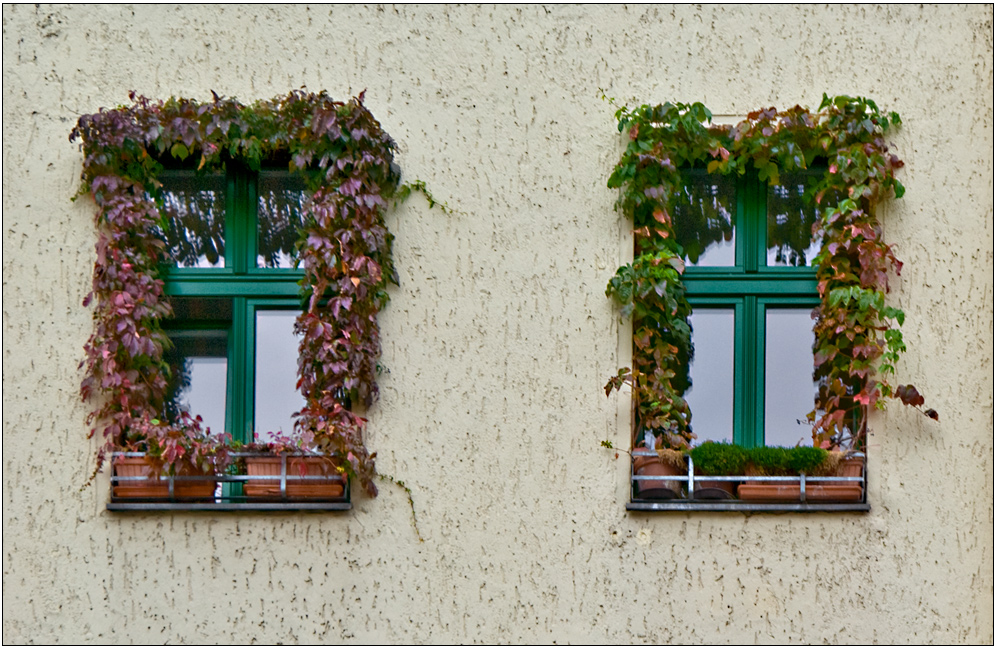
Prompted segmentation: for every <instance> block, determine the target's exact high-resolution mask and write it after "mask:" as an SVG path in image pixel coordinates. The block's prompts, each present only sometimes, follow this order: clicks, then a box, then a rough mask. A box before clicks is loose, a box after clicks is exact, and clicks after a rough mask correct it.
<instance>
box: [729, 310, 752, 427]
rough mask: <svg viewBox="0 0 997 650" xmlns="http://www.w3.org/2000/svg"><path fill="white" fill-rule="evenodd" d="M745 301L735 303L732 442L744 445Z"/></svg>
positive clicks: (746, 381)
mask: <svg viewBox="0 0 997 650" xmlns="http://www.w3.org/2000/svg"><path fill="white" fill-rule="evenodd" d="M745 312H746V310H745V301H744V299H740V300H738V301H737V302H735V303H734V417H733V427H734V430H733V431H731V434H730V435H731V438H730V439H731V442H733V443H735V444H739V445H744V444H745V442H744V440H745V438H746V436H747V431H748V429H747V424H746V422H747V415H746V414H745V410H744V397H743V396H744V394H745V392H746V391H748V390H749V382H748V378H747V367H748V366H747V365H746V364H747V358H748V356H747V354H748V351H747V349H746V347H745V346H746V342H747V339H746V338H745V336H744V323H745Z"/></svg>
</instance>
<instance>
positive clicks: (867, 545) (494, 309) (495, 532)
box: [3, 5, 994, 643]
mask: <svg viewBox="0 0 997 650" xmlns="http://www.w3.org/2000/svg"><path fill="white" fill-rule="evenodd" d="M993 60H994V59H993V9H992V7H985V6H984V7H931V8H918V7H889V8H882V7H873V6H861V7H831V8H827V7H811V6H804V7H788V6H787V7H780V8H775V7H708V8H703V9H700V8H696V7H680V8H665V7H660V8H659V7H647V6H640V7H624V6H617V7H592V8H589V7H585V8H582V7H571V6H565V7H560V6H559V7H551V8H544V7H525V8H517V7H510V6H501V7H442V6H441V7H351V6H339V7H280V8H275V7H264V6H253V7H234V6H233V7H219V6H216V7H206V8H205V7H195V6H154V7H150V6H134V7H129V6H97V7H86V6H68V7H66V6H41V7H37V8H36V7H35V6H23V5H21V6H10V5H5V6H4V8H3V86H4V91H3V92H4V94H3V134H4V135H3V334H4V337H3V424H4V428H3V594H4V598H3V640H4V643H23V642H34V643H72V642H86V643H106V642H118V643H121V642H133V643H162V642H169V643H203V642H221V643H232V642H236V643H253V642H256V643H264V642H268V643H275V642H302V643H304V642H308V643H317V642H324V643H330V642H332V643H334V642H342V641H345V642H351V643H425V642H434V643H449V642H508V643H523V642H542V643H549V642H557V643H585V642H596V643H650V642H657V643H753V642H772V643H780V642H812V643H824V642H835V643H844V642H849V643H875V642H879V643H929V642H930V643H965V642H984V643H992V642H993V630H994V624H993V621H994V619H993V611H994V609H993V604H994V602H993V577H994V571H993V549H994V546H993V530H994V525H993V524H994V519H993V512H994V508H993V506H994V492H993V457H994V447H993V427H994V419H993V412H994V411H993V406H994V402H993V386H994V373H993V349H994V347H993V316H994V296H993V270H994V264H993V242H994V233H993V207H994V202H993V196H994V193H993V189H994V188H993V172H994V167H993V151H994V138H993V135H994V124H993V108H994V105H993V104H994V100H993V98H994V95H993ZM303 84H307V86H308V87H309V88H310V89H313V90H318V89H327V90H329V91H330V92H331V93H332V94H333V95H334V96H338V97H342V98H346V97H347V96H349V95H351V94H355V93H358V92H359V91H361V90H363V89H365V88H366V89H367V105H368V106H369V108H370V109H371V110H372V111H373V113H374V114H375V115H376V116H377V117H378V118H379V119H380V120H381V122H382V124H383V125H384V127H385V128H386V129H387V131H388V132H389V133H391V134H392V135H393V136H394V137H395V139H396V140H397V141H398V143H399V155H398V162H399V163H400V165H401V167H402V168H403V170H404V173H405V176H406V178H408V179H413V178H420V179H422V180H424V181H426V183H427V185H428V186H429V187H430V188H431V189H432V191H433V192H434V193H435V195H436V196H437V197H439V198H442V199H445V200H446V201H447V202H448V203H449V204H450V206H451V207H453V208H454V209H455V210H456V212H457V214H456V215H454V216H445V215H443V214H441V213H440V212H439V211H434V210H430V209H429V208H427V206H426V205H425V202H424V201H422V200H420V199H418V198H415V199H413V200H410V201H409V202H408V203H407V204H406V205H404V206H403V207H401V208H399V209H397V210H395V211H394V212H392V213H391V214H390V215H389V225H390V227H391V228H392V230H393V231H394V232H395V234H396V235H397V241H396V249H395V250H396V256H397V262H398V269H399V273H400V276H401V287H399V288H396V289H393V290H392V302H391V304H390V305H389V307H388V308H387V310H386V311H385V312H384V313H383V317H382V321H381V322H382V324H383V338H384V355H383V359H382V361H383V364H384V366H385V367H386V368H387V369H388V371H389V372H388V373H387V374H385V375H384V377H383V384H382V391H383V399H382V400H381V401H380V402H379V403H378V404H377V405H376V406H375V407H374V408H373V409H372V410H371V411H370V413H369V416H370V419H371V423H370V442H371V445H372V447H373V448H375V449H377V450H378V459H379V468H380V469H381V470H382V471H384V472H386V473H389V474H392V475H394V476H396V477H398V478H401V479H403V480H405V481H406V483H407V484H408V485H409V486H411V488H412V491H413V493H414V499H415V511H416V513H417V515H418V524H419V528H420V530H421V532H422V536H423V537H424V538H425V542H424V543H421V542H420V541H419V539H418V537H417V535H416V533H415V530H414V528H413V524H412V518H411V515H410V511H409V507H408V504H407V501H406V498H405V494H404V493H403V492H402V491H401V490H400V489H398V488H396V487H393V486H391V485H390V484H389V485H385V486H384V487H383V489H382V494H381V496H380V497H379V498H377V499H376V500H368V499H365V498H357V499H356V502H355V509H354V510H353V511H352V512H350V513H347V514H339V515H335V514H334V515H329V514H310V515H309V514H247V515H229V514H175V515H170V514H168V513H155V514H148V515H116V514H112V513H108V512H107V511H106V510H105V509H104V504H105V502H106V500H107V497H108V494H107V491H108V488H107V483H106V479H99V480H98V481H97V482H96V484H95V487H90V488H86V489H84V490H82V491H80V489H79V488H80V486H81V485H82V484H83V483H84V482H85V480H86V478H87V476H88V473H89V471H90V467H91V464H90V463H91V460H90V457H91V454H92V451H93V445H92V444H91V443H89V442H88V441H87V440H86V438H85V431H86V426H85V424H84V418H85V414H86V409H85V408H84V406H83V405H81V404H80V403H79V401H78V398H77V387H78V384H79V380H80V372H79V371H78V370H77V363H78V362H79V360H80V358H81V354H82V345H83V343H84V341H85V340H86V338H87V336H88V334H89V332H90V328H91V321H90V313H89V312H88V310H86V309H84V308H83V307H82V306H81V304H80V303H81V300H82V299H83V296H84V295H85V294H86V292H87V291H88V286H89V282H90V280H89V276H90V271H91V268H92V263H93V241H94V234H93V230H92V225H91V215H92V204H91V203H90V202H88V201H87V200H82V201H78V202H76V203H75V204H74V203H70V202H69V198H70V196H71V195H72V194H73V192H74V190H75V188H76V185H77V180H78V177H79V173H80V165H81V160H82V156H81V154H80V153H79V151H78V150H77V147H76V146H75V145H71V144H70V143H69V142H68V141H67V136H68V133H69V130H70V128H71V127H72V126H73V124H74V122H75V120H76V119H77V117H78V116H79V115H80V114H82V113H88V112H93V111H95V110H96V109H98V108H99V107H102V106H114V105H117V104H119V103H122V102H125V101H127V92H128V91H129V90H131V89H135V90H137V91H139V92H141V93H144V94H146V95H149V96H153V97H166V96H169V95H172V94H179V95H186V96H194V97H198V98H202V99H204V98H209V97H210V91H211V90H215V91H216V92H218V93H220V94H223V95H228V96H233V95H234V96H236V97H239V98H240V99H243V100H247V101H248V100H251V99H254V98H260V97H272V96H274V95H276V94H280V93H285V92H286V91H288V90H289V89H291V88H297V87H299V86H301V85H303ZM599 88H605V89H606V90H607V94H609V95H612V96H615V97H617V98H619V99H620V100H621V101H627V102H633V101H634V100H637V101H641V102H643V101H664V100H667V99H675V100H683V101H694V100H702V101H704V102H706V104H707V105H708V106H710V107H711V108H712V109H713V111H714V112H715V113H717V114H727V115H739V114H744V113H746V112H747V111H749V110H751V109H754V108H758V107H760V106H770V105H776V106H779V107H786V106H791V105H793V104H796V103H804V104H807V105H810V106H812V107H816V105H817V104H818V103H819V102H820V99H821V93H822V92H824V91H827V92H829V93H849V94H861V95H867V96H871V97H874V98H875V99H876V100H877V101H878V102H879V103H880V105H881V106H884V107H887V108H888V109H890V110H896V111H899V112H900V113H901V114H902V115H903V117H904V126H903V128H902V130H900V131H899V132H898V133H897V134H896V135H895V136H894V137H893V141H894V142H895V143H896V146H897V149H898V151H899V154H900V155H901V157H902V158H904V159H905V160H906V162H907V166H906V167H905V168H904V170H903V172H902V176H901V177H902V179H903V181H904V183H905V184H906V185H907V188H908V192H907V195H906V196H905V197H904V198H903V199H902V200H900V201H897V202H896V203H895V205H893V207H891V208H889V209H888V211H887V213H886V215H885V221H886V223H887V226H886V227H887V230H888V232H889V235H890V237H891V239H892V240H894V241H896V242H897V243H898V251H897V252H898V254H899V256H900V257H901V258H902V259H903V260H904V262H905V266H904V272H905V275H904V278H903V279H902V280H901V281H900V282H899V284H898V285H896V286H895V291H894V293H893V294H891V295H892V296H893V298H892V299H893V301H894V302H895V304H897V305H899V306H901V307H902V308H903V309H904V310H905V311H906V312H907V324H906V330H905V331H906V337H907V341H908V346H909V348H910V352H909V354H908V355H907V356H906V358H905V360H904V362H903V363H902V364H901V367H900V373H901V376H902V378H905V379H908V380H909V381H912V382H913V383H915V384H916V385H917V386H919V387H920V388H921V390H922V392H923V393H924V394H925V395H927V396H928V397H929V400H930V404H931V405H932V406H934V407H935V408H937V409H938V410H939V412H940V413H941V416H942V419H941V421H940V422H939V423H937V424H936V423H934V422H932V421H930V420H928V419H927V418H924V417H921V416H919V415H918V414H917V413H915V412H913V411H912V410H909V409H906V410H905V409H902V408H898V407H894V406H890V407H889V408H888V409H887V410H886V412H885V413H884V414H881V415H877V416H876V418H875V420H874V426H875V435H874V436H873V439H872V449H871V462H870V477H871V501H872V511H871V512H870V513H868V514H866V515H810V516H799V515H797V516H791V515H754V516H744V515H741V514H730V515H721V514H688V515H682V514H675V515H654V516H650V515H639V514H628V513H627V512H625V510H624V504H625V502H626V500H627V480H626V476H627V471H628V468H627V463H625V462H624V461H623V460H617V459H614V457H613V453H612V452H609V451H607V450H605V449H601V448H600V447H599V444H598V442H599V441H600V440H602V439H605V438H610V439H612V440H614V441H615V442H616V443H617V444H618V445H626V441H627V438H628V429H629V414H628V398H627V397H626V396H621V397H620V398H616V397H613V398H609V399H607V398H606V397H605V396H604V394H603V393H602V386H603V384H604V382H605V380H606V378H608V377H609V375H611V374H613V373H614V371H615V369H616V368H618V367H620V366H623V365H627V363H628V360H629V350H628V349H627V345H626V343H625V341H626V340H627V337H628V332H629V329H628V328H629V325H628V324H626V323H623V324H621V323H619V322H618V319H617V318H616V316H615V314H614V311H613V308H612V305H611V304H610V302H609V301H608V300H607V299H606V297H605V295H604V293H603V292H604V288H605V285H606V282H607V280H608V278H609V277H610V275H611V274H612V272H613V271H614V270H615V269H616V267H617V266H618V265H620V264H621V263H623V262H625V261H626V260H627V258H628V255H629V248H630V240H629V238H628V237H629V235H628V232H627V226H626V224H625V223H623V221H622V219H620V218H619V216H618V215H617V214H616V213H615V212H614V211H613V201H614V198H615V197H614V194H613V192H612V191H610V190H608V189H606V186H605V179H606V178H607V176H608V174H609V172H610V170H611V168H612V165H613V163H614V161H615V159H616V158H617V156H618V155H619V153H620V151H621V148H622V142H621V140H620V139H619V136H618V134H617V133H616V129H615V125H614V123H613V120H612V110H613V109H612V108H611V107H610V106H609V105H608V104H606V103H605V102H603V101H602V100H601V99H600V98H599V97H598V95H599V92H598V89H599Z"/></svg>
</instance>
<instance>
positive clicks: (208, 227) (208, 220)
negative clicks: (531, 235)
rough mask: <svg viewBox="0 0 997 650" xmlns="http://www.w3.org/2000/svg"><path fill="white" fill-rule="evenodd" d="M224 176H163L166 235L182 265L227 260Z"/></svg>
mask: <svg viewBox="0 0 997 650" xmlns="http://www.w3.org/2000/svg"><path fill="white" fill-rule="evenodd" d="M224 183H225V179H224V178H218V179H214V178H210V177H204V176H194V175H190V176H180V177H172V178H168V179H164V180H163V213H164V216H165V222H166V223H165V228H164V230H165V233H164V234H165V236H166V244H167V246H168V251H169V255H170V257H171V258H172V259H173V260H174V261H175V262H176V263H177V265H178V266H181V267H210V266H219V265H222V264H224V263H225V192H224Z"/></svg>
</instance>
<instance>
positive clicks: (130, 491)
mask: <svg viewBox="0 0 997 650" xmlns="http://www.w3.org/2000/svg"><path fill="white" fill-rule="evenodd" d="M111 467H112V469H113V471H114V475H115V476H119V477H138V476H140V477H144V478H145V479H146V480H143V481H121V482H114V483H112V484H111V498H112V499H161V500H168V499H169V498H170V484H169V481H164V480H161V479H160V478H159V477H158V476H157V475H156V473H155V471H154V469H153V466H152V465H150V464H149V461H148V459H147V458H146V457H145V456H115V457H114V459H113V461H112V462H111ZM177 476H178V477H188V476H191V477H192V476H204V477H205V478H203V479H197V480H175V481H174V483H173V498H175V499H181V500H185V501H190V500H193V499H198V500H201V499H211V498H212V497H214V496H215V490H216V489H217V488H218V482H217V481H215V480H214V477H212V476H211V475H210V474H204V473H203V472H200V471H198V470H197V469H196V468H195V467H193V466H192V465H190V464H189V463H181V464H180V467H179V471H178V474H177Z"/></svg>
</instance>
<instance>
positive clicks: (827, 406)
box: [606, 95, 938, 449]
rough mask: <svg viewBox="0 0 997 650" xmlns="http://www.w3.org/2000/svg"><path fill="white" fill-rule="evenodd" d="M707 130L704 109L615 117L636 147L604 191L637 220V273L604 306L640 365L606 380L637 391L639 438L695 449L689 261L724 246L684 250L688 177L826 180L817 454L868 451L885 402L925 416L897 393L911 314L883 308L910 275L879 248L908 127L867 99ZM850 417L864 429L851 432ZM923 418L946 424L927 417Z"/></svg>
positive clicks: (820, 229)
mask: <svg viewBox="0 0 997 650" xmlns="http://www.w3.org/2000/svg"><path fill="white" fill-rule="evenodd" d="M712 117H713V116H712V114H711V113H710V111H709V110H708V109H707V108H706V107H705V106H704V105H703V104H701V103H698V102H697V103H693V104H681V103H677V104H672V103H666V104H661V105H657V106H649V105H643V106H640V107H638V108H635V109H632V110H631V109H628V108H627V107H625V106H624V107H622V108H620V109H619V110H618V111H617V112H616V119H617V122H618V125H619V130H620V131H621V132H626V133H627V135H628V136H629V142H628V144H627V148H626V151H625V152H624V153H623V156H622V157H621V158H620V160H619V162H618V163H617V165H616V167H615V169H614V170H613V172H612V174H611V176H610V177H609V181H608V186H609V187H610V188H617V189H619V190H620V194H619V199H618V200H617V204H616V206H617V208H618V209H619V210H621V211H622V212H623V213H624V214H625V215H627V216H628V217H629V218H631V219H632V220H633V226H634V258H635V259H634V262H633V263H632V264H627V265H625V266H622V267H620V269H619V270H618V271H617V272H616V274H615V276H614V277H613V278H612V279H611V280H610V281H609V286H608V287H607V289H606V293H607V295H609V296H612V297H613V298H614V299H615V300H616V301H617V303H618V304H619V305H620V306H621V313H622V315H623V316H629V317H631V318H632V319H633V341H634V353H633V357H634V360H633V366H632V367H631V368H623V369H621V370H620V371H619V372H618V373H617V375H616V376H614V377H612V378H611V379H610V380H609V383H607V384H606V393H607V395H608V394H609V393H610V392H611V391H612V390H614V389H619V388H620V387H621V386H623V385H624V384H629V385H631V386H632V388H633V391H634V399H635V408H636V411H637V420H636V422H637V426H636V427H635V431H634V434H635V435H637V433H638V432H641V431H644V430H652V431H654V432H655V433H656V434H657V435H660V436H661V437H662V442H663V444H664V445H665V446H666V447H671V448H675V449H684V448H686V447H687V446H688V445H689V444H690V443H691V441H692V439H693V438H694V435H693V434H692V431H691V430H690V427H689V420H690V413H689V407H688V404H687V403H686V401H685V400H684V399H683V397H682V395H683V394H684V393H685V391H686V389H687V388H688V387H689V383H690V382H689V362H690V360H691V359H692V355H693V345H692V328H691V327H690V324H689V314H690V312H691V308H690V306H689V303H688V301H687V300H686V298H685V291H684V288H683V283H682V274H683V272H684V270H685V264H684V259H685V258H686V257H687V256H688V257H690V258H691V259H695V256H697V255H698V252H700V251H701V250H702V248H703V243H702V242H701V241H699V239H707V240H714V239H716V238H718V237H721V236H724V233H723V232H719V231H718V232H716V233H712V232H703V233H699V235H701V237H699V238H698V239H697V238H690V237H688V236H685V237H683V239H682V241H684V242H685V243H686V246H683V243H682V242H681V241H680V239H679V237H677V227H676V223H675V215H676V213H677V211H680V210H681V209H682V205H683V201H686V200H687V199H688V197H686V196H685V195H684V193H683V191H684V190H683V188H684V187H685V185H686V183H685V181H684V179H683V170H684V169H688V168H692V167H705V170H706V172H707V173H710V174H719V175H726V176H735V175H737V176H740V175H744V174H754V175H757V178H758V179H759V180H761V181H765V182H767V183H769V184H771V185H776V184H778V183H779V177H780V174H782V173H784V172H789V171H793V170H807V169H815V170H816V169H820V170H822V171H823V173H822V175H821V176H820V178H819V181H818V183H817V184H816V186H815V187H814V188H813V189H812V190H811V193H810V196H812V198H813V200H814V201H815V202H816V204H817V205H818V206H820V207H821V208H822V210H821V219H820V220H819V221H818V222H817V223H816V224H815V225H814V234H815V235H817V236H818V237H819V239H820V240H821V242H822V248H821V252H820V254H819V255H817V257H816V259H815V260H814V262H813V263H814V265H815V266H816V267H817V268H816V273H817V287H818V293H819V295H820V301H821V302H820V306H819V307H817V309H816V310H815V317H816V325H815V326H814V337H815V342H814V377H815V379H817V380H819V389H818V392H817V394H816V396H815V408H814V410H813V411H812V412H810V413H809V414H808V417H809V419H810V421H811V422H812V423H813V438H814V444H815V445H817V446H824V447H827V446H833V445H837V444H843V443H847V444H851V445H853V446H855V447H861V446H862V445H863V444H864V440H865V435H866V431H867V421H866V414H867V407H868V406H870V405H875V406H876V407H879V408H882V407H883V406H884V399H885V398H888V397H894V398H897V399H900V400H901V401H902V402H903V403H905V404H908V405H913V406H915V407H920V406H921V405H923V404H924V398H923V397H922V396H921V395H920V393H919V392H918V391H917V389H916V388H914V387H913V386H911V385H899V386H894V385H892V384H891V383H890V377H891V376H892V375H893V374H894V373H895V366H896V363H897V360H898V359H899V357H900V354H901V353H902V352H904V350H905V346H904V342H903V337H902V335H901V332H900V327H901V326H902V325H903V321H904V314H903V312H902V311H900V310H899V309H897V308H895V307H892V306H890V305H888V304H887V303H886V294H887V293H888V292H889V289H890V284H889V279H890V276H891V275H892V274H899V273H900V269H901V267H902V264H901V262H900V261H899V260H898V259H897V257H896V255H895V253H894V246H892V245H890V244H887V243H886V242H885V241H884V239H883V229H882V227H881V225H880V223H879V220H878V218H877V208H878V206H879V204H880V202H881V201H883V200H884V199H886V198H888V197H889V196H891V195H892V196H895V197H896V198H900V197H902V196H903V194H904V187H903V185H902V184H901V183H900V181H899V180H898V179H897V178H896V172H897V171H898V170H899V169H900V168H902V167H903V162H902V161H901V160H900V159H899V158H897V156H896V155H895V154H893V153H892V152H891V151H890V147H889V146H888V145H887V143H886V140H885V134H886V132H887V131H888V130H889V129H891V128H894V127H897V126H899V125H900V124H901V119H900V116H899V115H898V114H897V113H893V112H891V113H884V112H882V111H880V109H879V107H878V106H877V105H876V104H875V102H873V101H872V100H869V99H865V98H862V97H847V96H841V97H828V96H827V95H825V96H824V99H823V101H822V102H821V105H820V108H819V109H818V110H817V111H816V112H813V111H810V110H808V109H806V108H803V107H801V106H794V107H793V108H790V109H788V110H784V111H777V110H776V109H775V108H768V109H763V110H759V111H755V112H752V113H750V114H748V116H747V119H745V120H743V121H741V122H739V123H738V124H735V125H733V126H721V125H715V124H713V123H712ZM707 243H709V242H707ZM856 412H857V414H858V420H857V423H856V422H853V420H852V419H851V418H853V417H854V416H855V414H856ZM924 413H925V414H926V415H928V416H929V417H932V418H934V419H937V417H938V415H937V413H936V412H935V411H934V410H933V409H928V410H926V411H924ZM632 442H636V441H632Z"/></svg>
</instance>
